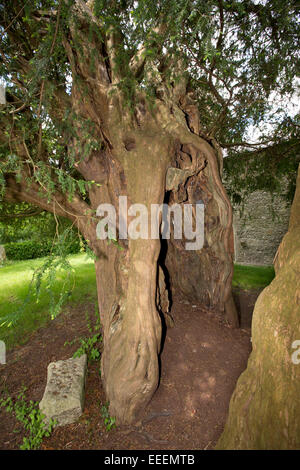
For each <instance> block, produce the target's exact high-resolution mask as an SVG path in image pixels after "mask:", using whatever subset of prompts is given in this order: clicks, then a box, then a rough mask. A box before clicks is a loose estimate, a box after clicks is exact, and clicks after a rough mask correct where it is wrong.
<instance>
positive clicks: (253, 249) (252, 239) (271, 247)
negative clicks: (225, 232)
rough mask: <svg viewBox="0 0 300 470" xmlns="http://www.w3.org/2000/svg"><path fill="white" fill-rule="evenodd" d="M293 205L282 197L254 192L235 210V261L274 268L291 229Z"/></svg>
mask: <svg viewBox="0 0 300 470" xmlns="http://www.w3.org/2000/svg"><path fill="white" fill-rule="evenodd" d="M289 214H290V205H288V204H287V203H286V200H284V199H281V198H280V197H275V198H274V200H273V201H272V197H271V195H270V194H269V193H267V192H263V191H255V192H253V193H251V194H250V195H249V196H248V197H247V198H246V199H245V201H244V209H243V210H242V211H241V209H240V207H239V206H235V207H234V218H233V229H234V244H235V262H236V263H239V264H252V265H272V264H273V259H274V256H275V254H276V251H277V248H278V246H279V244H280V242H281V240H282V238H283V236H284V234H285V233H286V232H287V229H288V223H289Z"/></svg>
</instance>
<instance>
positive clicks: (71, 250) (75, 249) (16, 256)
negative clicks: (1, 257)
mask: <svg viewBox="0 0 300 470" xmlns="http://www.w3.org/2000/svg"><path fill="white" fill-rule="evenodd" d="M52 249H53V242H51V241H48V240H45V241H43V242H41V243H38V242H35V241H30V240H27V241H24V242H18V243H8V244H6V245H5V251H6V256H7V258H8V259H9V260H26V259H35V258H42V257H44V256H48V255H50V254H51V251H52ZM80 251H81V244H80V240H79V239H74V240H72V241H71V242H69V243H68V247H67V254H75V253H79V252H80Z"/></svg>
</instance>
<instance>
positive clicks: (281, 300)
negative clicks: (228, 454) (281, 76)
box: [217, 167, 300, 449]
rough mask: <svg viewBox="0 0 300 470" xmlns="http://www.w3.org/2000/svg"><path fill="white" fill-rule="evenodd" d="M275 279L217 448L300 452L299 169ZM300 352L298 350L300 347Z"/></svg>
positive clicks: (256, 320)
mask: <svg viewBox="0 0 300 470" xmlns="http://www.w3.org/2000/svg"><path fill="white" fill-rule="evenodd" d="M274 266H275V272H276V277H275V279H274V280H273V282H272V283H271V284H270V285H269V286H268V287H267V288H266V289H264V291H263V292H262V293H261V295H260V296H259V298H258V300H257V302H256V304H255V308H254V314H253V324H252V345H253V351H252V353H251V356H250V358H249V361H248V366H247V369H246V371H245V372H244V373H243V374H242V375H241V377H240V378H239V380H238V383H237V386H236V389H235V391H234V394H233V396H232V398H231V402H230V408H229V417H228V420H227V423H226V427H225V430H224V432H223V434H222V436H221V438H220V440H219V442H218V445H217V449H299V448H300V420H299V416H300V364H297V363H295V361H292V355H293V354H295V356H296V357H295V359H296V362H297V356H298V358H299V354H298V353H297V351H296V350H295V349H293V347H292V344H293V342H294V341H297V340H298V341H299V340H300V326H299V325H300V290H299V288H300V283H299V279H300V270H299V266H300V167H299V170H298V179H297V189H296V194H295V197H294V201H293V205H292V209H291V215H290V223H289V229H288V232H287V234H286V235H285V236H284V238H283V240H282V242H281V244H280V246H279V249H278V252H277V256H276V259H275V263H274ZM298 349H299V346H298Z"/></svg>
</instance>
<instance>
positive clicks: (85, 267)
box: [0, 254, 97, 348]
mask: <svg viewBox="0 0 300 470" xmlns="http://www.w3.org/2000/svg"><path fill="white" fill-rule="evenodd" d="M68 259H69V261H70V263H71V265H72V267H73V268H74V273H73V275H72V279H71V282H70V286H71V285H72V287H73V286H74V287H73V289H72V291H71V289H70V291H71V295H70V297H69V298H68V304H72V303H74V304H79V303H81V302H84V301H86V299H87V298H90V299H91V300H94V299H96V296H97V293H96V277H95V267H94V262H93V260H92V259H89V258H87V256H86V255H85V254H78V255H71V256H70V257H69V258H68ZM43 262H44V259H43V258H40V259H35V260H28V261H16V262H13V263H12V262H11V263H9V264H7V265H4V266H2V267H0V325H1V324H2V323H3V321H4V320H10V319H13V318H15V315H16V312H18V311H19V310H20V308H21V307H22V308H21V311H20V312H21V313H20V314H18V317H17V318H18V319H17V322H15V323H13V324H12V326H11V327H7V326H2V327H1V326H0V339H1V340H2V341H4V342H5V343H6V347H7V348H10V347H12V346H14V345H16V344H20V343H23V342H25V341H26V340H27V339H28V337H29V335H30V333H31V332H32V331H34V330H36V329H37V328H39V327H40V326H43V325H45V324H46V322H47V321H49V320H50V316H49V294H48V292H47V289H46V285H45V282H42V286H41V292H40V296H39V300H38V302H37V301H36V298H35V297H34V296H32V295H31V296H30V297H29V298H28V289H29V285H30V281H31V279H32V275H33V272H34V271H35V270H36V269H37V268H38V267H40V266H41V265H42V264H43ZM66 279H67V277H66V273H65V272H64V271H59V272H58V274H57V281H56V282H55V284H54V286H53V292H54V295H55V298H57V299H58V298H59V295H60V291H61V286H62V285H63V283H64V281H66ZM26 299H27V300H26ZM24 303H25V304H24ZM63 308H64V307H63Z"/></svg>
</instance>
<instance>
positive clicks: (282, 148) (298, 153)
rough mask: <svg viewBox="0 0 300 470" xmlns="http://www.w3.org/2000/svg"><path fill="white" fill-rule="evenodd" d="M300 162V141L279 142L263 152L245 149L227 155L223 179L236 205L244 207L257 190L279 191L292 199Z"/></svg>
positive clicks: (286, 198)
mask: <svg viewBox="0 0 300 470" xmlns="http://www.w3.org/2000/svg"><path fill="white" fill-rule="evenodd" d="M299 163H300V145H299V142H297V141H295V142H293V141H291V142H289V144H279V145H276V146H273V147H271V148H269V149H268V150H265V151H261V152H244V153H240V154H237V155H233V156H231V157H228V158H225V159H224V180H225V182H226V183H225V185H226V189H227V192H228V194H229V197H230V199H231V202H232V203H233V204H234V205H240V206H241V208H242V207H243V202H244V200H245V198H246V197H247V196H248V195H249V194H251V193H252V192H254V191H258V190H261V191H266V192H269V193H271V194H272V195H273V196H275V195H280V196H281V197H282V198H283V199H285V200H286V202H287V203H288V204H290V203H291V202H292V199H293V197H294V194H295V188H296V178H297V171H298V165H299Z"/></svg>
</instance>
